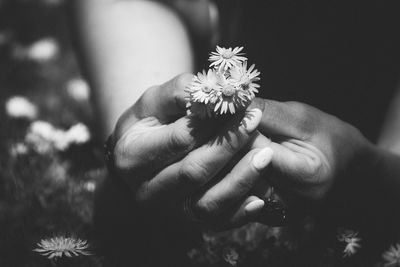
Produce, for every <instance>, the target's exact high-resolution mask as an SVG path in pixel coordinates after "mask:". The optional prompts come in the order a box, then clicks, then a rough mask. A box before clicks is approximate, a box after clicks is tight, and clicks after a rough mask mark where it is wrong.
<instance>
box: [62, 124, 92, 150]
mask: <svg viewBox="0 0 400 267" xmlns="http://www.w3.org/2000/svg"><path fill="white" fill-rule="evenodd" d="M65 135H66V139H67V141H68V143H69V144H78V145H79V144H83V143H86V142H88V141H89V140H90V132H89V129H88V128H87V127H86V125H84V124H83V123H77V124H75V125H74V126H72V127H71V128H70V129H69V130H68V131H67V132H66V133H65Z"/></svg>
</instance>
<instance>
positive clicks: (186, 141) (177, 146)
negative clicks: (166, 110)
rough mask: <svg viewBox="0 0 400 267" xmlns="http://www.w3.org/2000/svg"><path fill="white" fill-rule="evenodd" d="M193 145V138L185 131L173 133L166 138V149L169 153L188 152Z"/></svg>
mask: <svg viewBox="0 0 400 267" xmlns="http://www.w3.org/2000/svg"><path fill="white" fill-rule="evenodd" d="M193 143H194V142H193V138H192V137H191V135H190V134H189V133H188V132H187V131H185V130H180V131H173V132H172V133H171V135H170V137H169V138H168V149H169V150H170V151H183V152H184V151H189V150H190V149H191V148H192V145H193Z"/></svg>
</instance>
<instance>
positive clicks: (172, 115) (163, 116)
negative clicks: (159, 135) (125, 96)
mask: <svg viewBox="0 0 400 267" xmlns="http://www.w3.org/2000/svg"><path fill="white" fill-rule="evenodd" d="M192 79H193V75H192V74H188V73H187V74H181V75H178V76H176V77H175V78H173V79H172V80H170V81H168V82H166V83H164V84H162V85H158V86H153V87H150V88H149V89H147V90H146V91H145V92H144V93H143V95H142V96H141V97H140V98H139V100H138V101H137V102H136V103H135V104H134V105H133V106H131V107H130V108H129V109H128V110H126V111H125V112H124V114H122V116H121V117H120V119H119V120H118V123H117V126H116V128H115V131H114V136H115V138H116V140H118V138H119V137H120V136H121V135H122V134H123V133H125V132H126V130H127V129H128V128H130V127H131V126H132V125H133V124H135V123H136V122H137V121H139V120H141V119H143V118H147V117H155V118H157V119H158V120H159V121H160V122H161V123H163V124H165V123H168V122H172V121H174V120H176V118H177V117H181V116H184V115H185V114H186V100H185V96H186V93H185V87H186V86H187V85H188V84H189V83H190V82H191V81H192Z"/></svg>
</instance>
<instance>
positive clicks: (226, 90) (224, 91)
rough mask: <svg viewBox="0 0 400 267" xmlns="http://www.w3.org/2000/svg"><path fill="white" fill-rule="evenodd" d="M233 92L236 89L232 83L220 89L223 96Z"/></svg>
mask: <svg viewBox="0 0 400 267" xmlns="http://www.w3.org/2000/svg"><path fill="white" fill-rule="evenodd" d="M235 92H236V89H235V87H233V86H232V85H227V86H225V87H224V88H223V89H222V94H224V96H233V95H234V94H235Z"/></svg>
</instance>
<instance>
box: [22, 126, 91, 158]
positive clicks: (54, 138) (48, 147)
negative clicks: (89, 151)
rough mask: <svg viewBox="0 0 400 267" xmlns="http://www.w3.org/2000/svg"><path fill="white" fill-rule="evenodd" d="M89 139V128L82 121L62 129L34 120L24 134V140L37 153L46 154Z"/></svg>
mask: <svg viewBox="0 0 400 267" xmlns="http://www.w3.org/2000/svg"><path fill="white" fill-rule="evenodd" d="M89 140H90V132H89V129H88V128H87V127H86V125H84V124H83V123H78V124H75V125H74V126H72V127H71V128H70V129H69V130H67V131H64V130H61V129H57V128H55V127H54V126H53V125H51V124H50V123H48V122H45V121H34V122H32V123H31V125H30V127H29V129H28V133H27V134H26V136H25V141H26V142H27V143H28V144H30V145H31V146H32V147H33V149H34V150H35V151H36V152H38V153H39V154H46V153H49V152H51V151H52V150H54V149H56V150H61V151H64V150H66V149H68V148H69V147H70V146H71V145H72V144H78V145H80V144H83V143H86V142H88V141H89Z"/></svg>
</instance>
